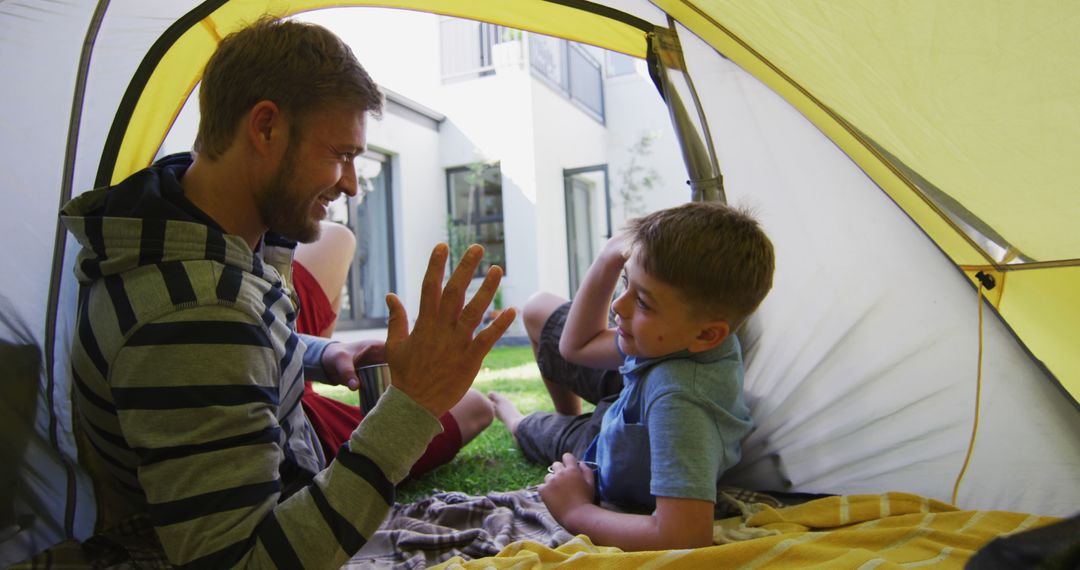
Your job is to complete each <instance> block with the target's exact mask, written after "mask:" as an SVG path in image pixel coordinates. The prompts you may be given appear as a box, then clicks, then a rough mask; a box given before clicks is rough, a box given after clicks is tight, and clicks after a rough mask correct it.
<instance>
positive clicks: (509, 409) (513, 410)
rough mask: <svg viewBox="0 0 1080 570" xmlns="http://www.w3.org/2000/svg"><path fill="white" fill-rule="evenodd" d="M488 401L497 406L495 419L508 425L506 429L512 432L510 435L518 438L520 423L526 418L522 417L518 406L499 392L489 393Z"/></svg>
mask: <svg viewBox="0 0 1080 570" xmlns="http://www.w3.org/2000/svg"><path fill="white" fill-rule="evenodd" d="M488 399H489V400H491V403H492V404H494V405H495V417H496V418H499V421H500V422H502V423H504V424H506V429H508V430H510V434H511V435H513V436H515V437H516V436H517V426H518V423H520V422H521V420H522V418H524V417H525V416H523V415H521V412H519V411H518V409H517V406H515V405H514V403H513V402H511V401H510V399H509V398H507V397H506V396H503V395H502V394H500V393H498V392H488Z"/></svg>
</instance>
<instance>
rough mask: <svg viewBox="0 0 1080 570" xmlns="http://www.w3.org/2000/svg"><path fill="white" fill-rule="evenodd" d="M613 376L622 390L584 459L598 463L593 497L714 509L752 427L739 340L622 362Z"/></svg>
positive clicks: (625, 503)
mask: <svg viewBox="0 0 1080 570" xmlns="http://www.w3.org/2000/svg"><path fill="white" fill-rule="evenodd" d="M619 372H621V373H622V375H623V389H622V392H621V393H620V394H619V397H618V399H617V400H616V401H615V402H614V403H613V404H612V405H611V406H610V407H609V408H608V409H607V411H606V412H605V414H604V418H603V421H602V424H601V427H600V433H599V434H598V435H597V438H596V441H594V442H593V446H592V448H590V450H589V452H588V453H587V454H586V458H587V459H593V460H595V461H596V462H597V463H599V465H600V481H599V492H600V497H601V498H602V499H603V500H605V501H608V502H611V503H613V504H615V505H618V506H622V507H625V508H629V509H640V508H646V509H655V508H656V500H655V497H658V496H659V497H675V498H683V499H700V500H705V501H710V502H714V503H715V502H716V484H717V481H718V480H719V478H720V476H721V475H722V474H723V473H724V471H726V470H727V469H729V468H730V467H732V466H733V465H735V464H736V463H738V461H739V457H740V455H741V446H740V441H741V440H742V438H743V437H744V436H745V435H746V434H747V433H749V432H750V428H751V425H752V424H751V420H750V409H749V408H748V407H747V406H746V403H745V401H744V400H743V394H742V388H743V386H742V384H743V365H742V350H741V348H740V346H739V341H738V339H737V338H736V337H735V335H730V336H728V338H727V339H725V340H724V342H723V343H721V344H720V345H719V346H717V347H715V348H712V349H710V350H707V351H705V352H700V353H697V354H691V353H690V352H688V351H682V352H678V353H674V354H670V355H667V356H662V357H659V358H652V359H638V358H635V357H632V356H628V357H626V361H625V363H624V364H623V366H622V367H621V368H620V369H619Z"/></svg>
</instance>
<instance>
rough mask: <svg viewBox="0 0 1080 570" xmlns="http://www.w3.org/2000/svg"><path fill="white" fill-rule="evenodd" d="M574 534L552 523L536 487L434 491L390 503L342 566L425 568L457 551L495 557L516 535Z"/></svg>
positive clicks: (555, 541)
mask: <svg viewBox="0 0 1080 570" xmlns="http://www.w3.org/2000/svg"><path fill="white" fill-rule="evenodd" d="M572 538H573V535H571V534H570V533H568V532H566V529H564V528H563V527H562V526H560V525H559V523H557V522H555V519H554V517H552V516H551V514H550V513H549V512H548V510H547V508H546V507H545V506H544V503H543V501H541V500H540V494H539V493H538V492H537V488H536V487H529V488H527V489H523V490H519V491H510V492H505V493H489V494H488V495H487V496H472V495H466V494H464V493H458V492H444V493H436V494H435V495H432V496H431V497H427V498H424V499H421V500H419V501H416V502H415V503H409V504H404V505H403V504H396V505H394V507H393V509H392V510H391V511H390V515H389V516H388V517H387V519H386V521H384V522H383V524H382V526H381V527H379V530H378V531H376V533H375V534H374V536H372V537H371V538H370V539H369V540H368V543H367V544H366V545H364V547H363V548H361V549H360V551H359V552H357V553H356V555H355V556H354V557H353V558H352V560H350V561H349V563H348V564H346V565H345V566H344V568H346V569H354V570H355V569H361V568H364V569H368V568H405V569H413V568H427V567H429V566H433V565H435V564H439V563H441V562H445V561H447V560H449V559H451V558H453V557H455V556H458V557H461V558H464V559H467V560H468V559H473V558H485V557H488V556H494V555H495V554H498V553H499V551H501V550H502V549H503V548H505V547H506V546H508V545H510V544H511V543H513V542H517V541H519V540H529V541H533V542H536V543H538V544H542V545H544V546H547V547H549V548H555V547H557V546H559V545H560V544H563V543H564V542H567V541H569V540H570V539H572Z"/></svg>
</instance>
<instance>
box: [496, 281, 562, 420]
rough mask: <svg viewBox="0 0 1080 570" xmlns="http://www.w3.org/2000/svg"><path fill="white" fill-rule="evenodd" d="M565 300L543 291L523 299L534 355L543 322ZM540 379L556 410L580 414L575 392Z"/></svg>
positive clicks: (523, 314) (524, 315)
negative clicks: (526, 299)
mask: <svg viewBox="0 0 1080 570" xmlns="http://www.w3.org/2000/svg"><path fill="white" fill-rule="evenodd" d="M565 302H566V299H563V298H562V297H559V296H557V295H552V294H551V293H545V292H540V293H535V294H533V296H532V297H529V300H528V301H525V306H524V307H523V308H522V316H523V319H524V323H525V331H526V332H527V333H528V334H529V342H530V343H532V349H533V355H534V356H535V355H536V354H537V352H538V350H539V348H538V347H539V342H540V333H541V332H542V331H543V329H544V323H546V322H547V320H548V317H550V316H551V313H553V312H555V309H558V308H559V307H560V306H561V305H562V304H563V303H565ZM542 379H543V381H544V386H545V387H546V388H547V391H548V395H550V396H551V403H552V404H554V405H555V411H556V412H558V413H560V414H563V415H567V416H577V415H580V414H581V398H580V397H578V395H577V394H575V393H574V392H573V391H571V390H570V389H569V388H567V387H565V386H561V385H559V384H555V383H553V382H551V381H549V380H548V379H547V378H542ZM496 406H498V404H496ZM496 413H498V412H496ZM499 419H502V418H499ZM504 423H505V422H504Z"/></svg>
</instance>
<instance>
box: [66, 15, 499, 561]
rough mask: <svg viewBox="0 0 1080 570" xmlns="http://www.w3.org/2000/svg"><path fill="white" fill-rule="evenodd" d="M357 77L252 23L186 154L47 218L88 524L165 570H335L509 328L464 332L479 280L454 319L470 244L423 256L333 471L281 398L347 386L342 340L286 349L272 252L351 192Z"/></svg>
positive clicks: (217, 64) (361, 119) (494, 281)
mask: <svg viewBox="0 0 1080 570" xmlns="http://www.w3.org/2000/svg"><path fill="white" fill-rule="evenodd" d="M381 104H382V99H381V96H380V95H379V92H378V90H377V88H376V86H375V84H374V83H373V82H372V81H371V79H370V78H369V77H368V75H367V73H366V72H365V71H364V69H363V68H362V67H361V66H360V64H359V63H358V62H357V61H356V58H355V56H354V55H353V54H352V52H351V51H350V50H349V48H348V47H347V46H345V45H344V44H343V43H342V42H341V40H340V39H339V38H337V37H336V36H334V35H333V34H332V33H330V32H329V31H327V30H325V29H323V28H320V27H318V26H314V25H309V24H302V23H296V22H287V21H278V20H273V19H264V20H261V21H259V22H257V23H256V24H254V25H252V26H250V27H248V28H246V29H244V30H241V31H240V32H238V33H236V34H233V35H230V36H228V37H226V38H225V39H224V40H222V42H221V44H220V46H219V48H218V50H217V51H216V52H215V54H214V55H213V56H212V57H211V59H210V61H209V62H208V63H207V67H206V70H205V73H204V77H203V83H202V88H201V92H200V106H201V120H200V125H199V134H198V139H197V143H196V151H197V153H196V155H195V156H194V159H193V160H192V159H191V158H190V157H188V156H186V155H184V156H181V155H176V156H173V157H168V158H166V159H164V160H162V161H159V162H158V163H157V164H155V165H154V166H152V167H150V168H147V169H145V170H143V171H140V172H138V173H136V174H134V175H132V176H131V177H130V178H128V179H127V180H125V181H123V182H121V183H120V184H117V185H116V186H114V187H111V188H105V189H99V190H94V191H92V192H88V193H86V194H84V195H82V196H80V197H78V198H76V199H75V200H73V201H72V202H71V203H69V204H68V205H66V206H65V207H64V209H63V211H62V216H63V220H64V223H65V225H66V226H67V227H68V229H69V230H70V231H71V232H72V233H73V234H74V235H75V236H76V237H77V238H78V239H79V241H80V243H81V244H82V246H83V250H82V251H81V252H80V254H79V258H78V261H77V263H76V274H77V276H78V278H79V281H80V286H81V287H80V298H79V317H78V318H79V322H78V328H77V332H76V335H75V342H74V346H73V349H72V363H73V364H72V366H73V375H74V380H75V398H76V402H77V406H78V409H79V421H80V423H79V425H80V428H81V429H80V436H81V449H82V457H83V458H84V461H85V463H86V466H87V468H88V469H89V471H90V473H91V474H92V476H93V478H94V481H95V490H96V493H97V501H98V506H99V511H100V516H99V519H100V522H101V526H102V527H113V526H115V525H118V524H120V523H130V521H132V520H140V519H143V520H145V518H146V517H148V518H149V521H150V522H151V524H152V525H153V530H154V533H151V534H156V537H157V539H158V540H159V541H160V546H161V548H162V549H163V551H164V553H165V555H166V556H167V558H168V560H169V561H170V562H172V563H174V564H184V565H192V566H197V567H207V568H232V567H263V566H266V567H304V568H338V567H340V566H341V565H342V564H343V563H344V562H345V561H346V560H347V559H348V558H349V557H350V556H351V555H352V554H353V553H355V552H356V551H357V550H358V549H359V548H360V547H361V546H362V545H363V544H364V542H365V540H366V537H367V536H370V535H371V533H373V532H374V531H375V529H376V528H377V527H378V525H379V523H380V522H381V521H382V519H383V518H384V516H385V515H386V513H387V511H388V509H389V507H390V505H391V504H392V503H393V498H394V485H395V484H396V483H397V482H399V481H400V480H401V479H402V478H403V477H404V476H405V474H406V473H407V472H408V470H409V467H410V466H411V465H412V463H413V462H414V461H415V460H416V458H417V457H419V455H420V454H421V452H422V451H423V450H424V447H425V446H426V444H427V443H428V441H429V440H430V439H431V438H432V437H433V436H434V435H435V434H436V433H437V432H438V431H439V429H441V428H440V426H439V422H438V420H437V419H436V418H438V417H439V416H440V415H442V414H443V413H445V412H446V411H447V410H448V409H449V408H450V407H451V406H452V405H453V404H454V403H456V402H457V401H458V400H460V399H461V397H462V395H463V394H464V393H465V392H466V390H467V389H468V388H469V386H470V384H471V383H472V379H473V378H474V377H475V375H476V372H477V371H478V370H479V367H480V364H481V361H482V359H483V357H484V355H485V354H487V352H488V351H489V350H490V349H491V347H492V346H493V345H494V343H495V341H496V340H497V339H498V338H499V337H500V336H501V335H502V334H503V333H504V332H505V331H506V329H507V327H508V326H509V325H510V322H511V321H512V320H513V317H514V315H513V313H512V312H510V313H509V314H508V315H505V316H504V317H501V318H499V319H497V320H496V321H495V322H494V323H493V324H492V325H491V326H489V327H488V328H486V329H484V330H483V331H481V332H480V333H479V334H477V335H476V337H475V338H474V337H473V334H472V333H473V331H474V330H475V328H476V326H478V325H479V323H480V321H481V318H482V315H483V311H484V309H485V308H486V307H487V305H488V303H489V302H490V301H491V299H492V297H493V295H494V293H495V290H496V289H497V287H498V284H499V281H500V279H501V272H500V270H499V269H498V268H493V270H492V271H491V272H489V273H488V275H487V277H486V278H485V280H484V283H483V285H482V286H481V287H480V289H479V291H478V292H477V293H476V295H475V296H474V297H473V299H471V300H470V301H469V302H468V304H466V303H465V298H464V297H465V289H466V287H467V286H468V283H469V281H470V278H471V275H472V273H473V272H474V271H475V270H476V267H477V266H478V264H479V261H480V257H481V256H482V253H483V251H482V248H480V247H479V246H473V247H472V248H471V249H469V250H468V251H467V252H466V253H465V255H464V256H463V257H462V260H461V263H460V264H459V266H458V268H457V270H456V271H454V273H453V275H452V276H451V278H450V281H449V282H448V283H447V285H446V288H445V290H443V289H442V287H441V283H442V277H443V272H444V268H445V263H446V259H447V257H448V255H449V254H448V249H447V247H446V246H445V245H444V244H439V245H438V246H436V247H435V249H434V251H433V252H432V255H431V260H430V263H429V265H428V270H427V273H426V275H425V277H424V281H423V286H422V295H421V302H420V312H419V314H418V317H417V320H416V323H415V327H414V330H413V332H412V333H411V334H409V331H408V317H407V315H406V313H405V309H404V307H403V305H402V303H401V301H400V300H399V299H398V298H397V297H396V296H394V295H389V296H388V297H387V304H388V306H389V309H390V321H389V325H388V332H387V341H386V347H385V349H386V350H385V353H386V357H387V360H388V362H389V364H390V369H391V376H392V382H393V386H392V387H391V388H390V389H389V391H387V392H386V394H385V395H384V396H383V398H382V399H381V400H380V402H379V404H378V406H377V407H376V408H375V410H373V411H372V413H371V414H370V415H369V416H367V418H366V419H365V421H364V422H363V424H362V425H360V427H359V428H357V430H356V431H355V432H354V433H353V434H352V437H351V439H350V440H349V441H348V443H347V444H346V445H344V446H343V447H342V448H341V450H340V451H339V452H338V453H337V456H336V457H323V453H322V451H321V449H320V448H319V445H318V442H317V441H316V440H315V438H314V436H313V434H312V430H311V427H310V424H309V423H308V421H307V419H306V418H305V416H304V413H303V410H302V407H301V406H300V405H299V402H300V396H301V394H302V393H303V380H304V376H305V374H306V375H308V376H309V377H310V376H312V375H320V374H325V376H326V377H327V378H328V380H329V381H331V382H336V383H341V384H347V385H349V386H350V387H351V388H353V389H355V388H356V387H357V385H358V384H357V380H356V373H355V370H354V368H355V366H357V365H359V364H364V363H366V359H365V349H367V348H370V347H369V346H368V345H364V344H359V343H358V344H353V345H347V344H341V343H330V342H327V341H324V340H320V339H317V338H315V337H307V336H301V335H297V334H296V333H295V332H294V326H293V321H294V320H295V318H296V304H295V297H294V295H293V294H292V292H291V290H290V289H291V286H290V280H289V267H290V262H291V257H292V245H293V243H292V241H291V240H297V241H302V242H303V241H311V240H314V239H315V238H316V237H317V236H318V232H319V221H320V220H321V219H322V218H324V217H325V215H326V207H327V205H328V204H329V203H330V202H331V201H333V200H334V199H336V198H337V197H339V196H340V195H341V194H343V193H344V194H348V195H350V196H352V195H355V194H356V191H357V175H356V171H355V168H354V165H353V160H354V159H355V158H356V156H357V155H359V154H360V153H362V152H363V150H364V147H365V144H366V135H365V128H366V114H367V113H368V112H372V113H377V112H379V110H380V108H381Z"/></svg>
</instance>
